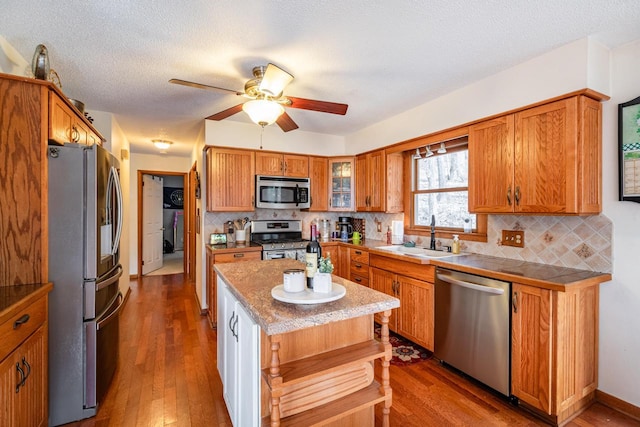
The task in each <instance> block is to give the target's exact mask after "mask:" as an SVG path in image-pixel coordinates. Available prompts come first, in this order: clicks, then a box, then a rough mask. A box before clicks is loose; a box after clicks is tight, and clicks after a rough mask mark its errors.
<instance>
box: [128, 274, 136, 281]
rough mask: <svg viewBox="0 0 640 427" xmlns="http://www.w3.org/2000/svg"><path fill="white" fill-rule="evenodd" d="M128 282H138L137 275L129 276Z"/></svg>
mask: <svg viewBox="0 0 640 427" xmlns="http://www.w3.org/2000/svg"><path fill="white" fill-rule="evenodd" d="M129 280H138V275H137V274H132V275H130V276H129Z"/></svg>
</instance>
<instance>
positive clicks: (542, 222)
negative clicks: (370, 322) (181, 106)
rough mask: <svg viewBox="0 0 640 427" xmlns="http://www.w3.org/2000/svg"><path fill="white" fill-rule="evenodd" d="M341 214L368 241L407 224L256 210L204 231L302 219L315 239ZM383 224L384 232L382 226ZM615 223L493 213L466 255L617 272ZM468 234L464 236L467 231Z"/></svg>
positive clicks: (420, 240)
mask: <svg viewBox="0 0 640 427" xmlns="http://www.w3.org/2000/svg"><path fill="white" fill-rule="evenodd" d="M338 216H350V217H354V218H362V219H364V220H365V223H366V238H367V239H374V240H385V239H386V231H387V227H388V226H391V222H392V221H394V220H403V215H402V214H381V213H354V212H340V213H337V212H303V211H298V210H273V209H258V210H256V211H254V212H217V213H212V212H207V213H206V214H205V224H204V233H205V235H209V234H210V233H222V232H224V230H223V228H224V227H223V225H224V223H225V222H226V221H228V220H234V219H238V218H244V217H249V219H251V220H254V219H275V218H281V219H301V220H302V230H303V237H304V238H309V225H310V224H311V221H313V220H314V219H318V218H320V219H328V220H330V221H331V223H332V225H335V222H336V221H337V220H338ZM378 222H379V223H380V225H381V227H380V229H381V231H380V232H378V231H377V227H376V224H377V223H378ZM502 230H524V231H525V247H524V248H515V247H510V246H502V245H501V244H500V239H501V237H502ZM612 233H613V224H612V222H611V220H610V219H609V218H607V217H606V216H604V215H596V216H585V217H575V216H519V215H489V218H488V239H487V242H486V243H485V242H471V241H466V240H464V238H463V240H462V245H461V247H462V251H463V252H474V253H479V254H484V255H492V256H497V257H502V258H510V259H517V260H523V261H530V262H538V263H542V264H550V265H557V266H562V267H571V268H578V269H582V270H590V271H599V272H603V273H610V272H611V265H612V263H611V236H612ZM461 234H462V233H461ZM404 239H405V241H409V240H412V241H415V242H416V243H417V244H418V245H420V246H428V245H429V237H428V236H411V235H406V236H405V237H404ZM436 244H437V245H438V246H442V245H451V240H450V239H437V240H436Z"/></svg>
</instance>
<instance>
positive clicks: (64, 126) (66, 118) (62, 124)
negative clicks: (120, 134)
mask: <svg viewBox="0 0 640 427" xmlns="http://www.w3.org/2000/svg"><path fill="white" fill-rule="evenodd" d="M49 140H50V141H53V142H57V143H60V144H64V143H67V142H75V143H78V144H85V145H93V144H102V138H101V137H100V136H98V135H97V134H96V133H95V132H94V131H93V130H92V129H91V127H90V126H89V125H88V123H87V122H86V119H85V118H84V117H83V116H81V115H80V112H78V111H75V110H74V109H73V108H72V107H70V106H69V105H68V104H67V102H66V101H65V100H63V99H62V98H61V97H60V96H59V95H58V94H57V93H56V92H49Z"/></svg>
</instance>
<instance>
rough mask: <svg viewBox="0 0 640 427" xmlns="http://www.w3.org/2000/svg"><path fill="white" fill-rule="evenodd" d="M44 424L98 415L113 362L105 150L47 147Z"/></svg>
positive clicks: (114, 245) (116, 195) (116, 186)
mask: <svg viewBox="0 0 640 427" xmlns="http://www.w3.org/2000/svg"><path fill="white" fill-rule="evenodd" d="M48 167H49V190H48V191H49V206H48V209H49V233H48V234H49V280H50V281H51V282H53V284H54V287H53V291H52V292H51V294H50V296H49V425H52V426H55V425H60V424H65V423H68V422H71V421H76V420H80V419H83V418H88V417H91V416H93V415H95V414H96V410H97V406H98V403H99V401H100V399H101V398H102V397H103V396H104V394H105V393H106V391H107V389H108V387H109V385H110V383H111V380H112V378H113V374H114V373H115V370H116V367H117V363H118V331H119V325H118V323H119V313H120V309H121V308H122V304H123V296H122V294H121V293H120V290H119V286H118V285H119V279H120V276H121V275H122V267H121V266H120V263H119V261H120V259H119V254H120V250H119V247H120V236H121V233H122V190H121V186H120V179H119V174H118V168H119V162H118V160H117V159H116V158H115V157H114V156H113V155H112V154H111V153H109V152H108V151H107V150H105V149H104V148H102V147H100V146H98V145H93V146H85V145H79V144H65V145H64V146H60V147H49V149H48Z"/></svg>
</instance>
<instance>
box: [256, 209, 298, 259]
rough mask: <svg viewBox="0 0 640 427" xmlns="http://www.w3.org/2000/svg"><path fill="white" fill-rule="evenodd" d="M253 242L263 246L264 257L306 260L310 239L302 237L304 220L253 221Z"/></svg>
mask: <svg viewBox="0 0 640 427" xmlns="http://www.w3.org/2000/svg"><path fill="white" fill-rule="evenodd" d="M251 242H252V243H255V244H259V245H261V246H262V259H280V258H292V259H297V260H298V261H304V256H305V252H306V247H307V244H308V243H309V241H308V240H304V239H303V238H302V221H300V220H295V219H290V220H282V219H281V220H255V221H251Z"/></svg>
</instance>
